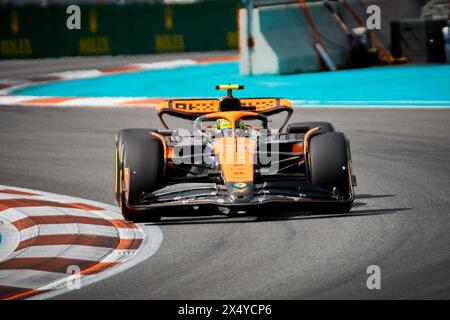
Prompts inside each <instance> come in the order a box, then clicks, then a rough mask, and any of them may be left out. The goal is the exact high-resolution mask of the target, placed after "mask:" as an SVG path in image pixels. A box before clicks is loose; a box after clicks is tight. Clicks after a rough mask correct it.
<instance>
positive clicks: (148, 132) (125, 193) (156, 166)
mask: <svg viewBox="0 0 450 320" xmlns="http://www.w3.org/2000/svg"><path fill="white" fill-rule="evenodd" d="M154 131H155V130H152V129H125V130H121V131H120V132H119V133H118V135H117V141H116V173H115V174H116V200H117V201H118V203H119V205H120V208H121V211H122V215H123V217H124V218H125V220H128V221H134V222H140V221H158V220H159V219H160V218H161V215H160V214H159V213H157V212H156V211H155V210H137V209H133V208H132V207H133V206H137V205H139V202H140V201H141V200H142V199H143V197H145V195H148V194H149V193H151V192H153V191H155V190H157V189H159V188H161V187H162V186H163V185H164V180H165V179H164V172H165V168H164V166H165V163H164V146H163V143H162V142H161V141H160V140H159V139H158V138H157V137H155V136H153V135H152V132H154ZM127 173H128V174H127ZM125 175H127V177H125ZM126 179H128V180H127V182H128V183H125V182H126ZM126 187H128V189H127V190H125V188H126Z"/></svg>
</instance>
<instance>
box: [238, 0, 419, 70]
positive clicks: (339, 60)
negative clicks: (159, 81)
mask: <svg viewBox="0 0 450 320" xmlns="http://www.w3.org/2000/svg"><path fill="white" fill-rule="evenodd" d="M362 2H363V4H361V3H360V2H359V1H358V0H349V3H350V4H351V5H352V7H353V8H354V10H355V11H356V13H357V14H358V16H359V17H361V18H363V19H364V20H365V19H366V13H365V10H366V8H367V5H369V4H377V5H379V6H380V8H381V15H382V21H383V23H382V29H381V30H380V31H379V32H377V33H378V35H379V36H380V37H381V38H382V40H384V41H385V43H388V42H389V39H390V22H391V21H392V20H398V19H405V18H417V17H419V16H420V10H421V8H422V5H423V4H424V3H425V2H426V1H425V0H375V1H373V0H372V1H368V0H363V1H362ZM366 4H367V5H366ZM335 5H336V6H337V9H338V10H339V12H340V13H341V15H342V17H343V19H344V21H345V22H346V23H347V25H348V26H350V27H356V26H357V23H356V22H355V21H354V19H353V18H352V16H351V15H350V13H349V12H348V10H345V9H344V8H342V7H340V6H338V4H335ZM308 6H309V9H310V12H311V15H312V17H313V19H314V22H315V23H316V25H317V28H318V30H319V33H320V35H321V39H322V41H323V42H324V44H325V46H326V47H327V49H328V51H329V54H330V56H331V58H332V60H333V62H334V63H335V64H336V65H338V66H343V65H345V63H346V60H347V58H348V55H349V50H350V46H349V43H348V39H347V36H346V35H345V34H344V33H343V32H342V31H341V30H340V29H339V28H338V26H337V25H336V23H335V21H334V20H333V18H332V16H331V13H330V11H329V10H328V9H327V8H326V7H325V6H324V4H323V2H322V1H319V2H316V3H310V4H308ZM252 33H253V37H254V40H255V46H254V48H253V49H252V50H250V49H249V48H248V47H247V14H246V11H245V9H241V11H240V48H241V64H240V70H241V73H242V74H250V73H251V74H289V73H298V72H313V71H318V70H320V67H319V62H318V58H317V54H316V52H315V50H314V49H313V47H312V36H311V30H310V27H309V25H308V23H307V21H306V18H305V15H304V13H303V11H302V10H301V9H300V6H299V5H298V3H294V4H286V5H275V6H263V7H257V8H255V9H254V10H253V18H252Z"/></svg>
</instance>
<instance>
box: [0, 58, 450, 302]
mask: <svg viewBox="0 0 450 320" xmlns="http://www.w3.org/2000/svg"><path fill="white" fill-rule="evenodd" d="M185 58H186V57H184V56H181V57H180V56H173V57H170V59H185ZM95 59H97V60H95V61H94V59H92V60H89V59H74V58H72V60H71V58H68V59H55V60H56V61H55V60H49V61H46V60H43V61H31V62H29V63H28V64H25V63H24V62H19V61H16V62H14V61H7V62H2V64H4V65H3V66H4V68H2V72H1V73H0V77H1V78H2V79H13V78H21V79H25V78H36V77H39V76H41V75H43V74H48V73H60V72H65V71H67V70H66V69H67V68H68V67H67V65H70V68H72V70H83V69H84V70H86V69H89V70H90V69H95V68H106V67H108V68H115V67H118V66H122V65H128V64H131V63H135V62H136V61H137V60H139V61H138V62H139V63H155V62H160V61H162V60H164V59H166V58H165V57H157V56H155V57H153V58H146V57H138V58H132V57H131V58H127V59H128V60H127V59H125V58H120V59H119V58H95ZM152 59H153V60H152ZM226 63H235V62H233V61H231V62H220V63H218V64H202V65H201V66H199V65H196V66H195V67H200V68H203V67H206V66H207V65H209V66H211V67H217V66H219V65H221V64H226ZM20 64H23V65H24V66H28V67H29V68H28V69H26V68H25V67H23V68H17V65H20ZM14 68H15V69H17V70H18V71H14V70H13V69H14ZM183 68H187V67H183ZM189 68H190V67H189ZM395 68H408V67H403V66H400V67H393V68H392V69H395ZM411 68H421V67H411ZM423 68H445V67H443V66H430V67H423ZM378 69H381V68H378ZM164 70H165V71H166V72H169V70H174V69H164ZM359 71H361V72H362V73H365V72H369V71H368V70H353V71H348V72H351V73H356V72H359ZM147 72H150V71H142V72H141V71H139V72H134V73H123V74H115V75H107V76H104V77H98V78H89V79H85V80H70V81H67V82H65V81H63V82H51V83H50V82H49V83H45V84H44V83H41V84H39V85H37V86H30V87H27V88H28V89H27V88H24V89H23V90H33V88H34V89H35V90H38V89H39V88H41V89H39V90H43V89H44V88H45V90H50V89H49V88H50V87H47V86H58V85H64V84H70V83H71V81H94V80H96V81H101V80H107V79H109V77H120V76H124V77H125V76H127V77H131V78H130V79H132V78H133V76H134V77H139V76H140V75H142V73H147ZM157 72H163V71H162V70H160V71H157ZM170 72H172V71H170ZM342 72H347V71H342ZM338 73H339V72H338ZM388 74H389V72H387V73H386V77H388ZM433 74H436V81H437V83H441V84H442V85H443V86H444V85H445V84H443V83H444V82H445V79H444V80H443V77H442V76H440V72H439V71H436V72H432V73H431V75H433ZM304 76H305V77H319V78H320V76H319V74H311V75H304ZM236 77H238V76H237V75H236ZM289 77H297V76H287V77H285V78H282V79H289ZM324 77H328V76H324ZM380 77H382V76H381V75H380ZM258 79H259V80H258ZM262 79H263V78H259V77H255V80H254V81H255V83H256V82H257V81H262ZM216 80H219V79H215V78H214V77H212V78H211V79H209V78H208V77H206V75H204V76H201V75H200V76H199V79H197V80H196V82H199V83H200V82H201V83H202V86H204V88H206V89H204V90H208V92H209V94H206V92H205V91H198V92H196V93H195V96H197V95H201V94H205V95H208V96H217V93H216V92H214V91H213V87H214V85H215V84H217V83H216V82H217V81H216ZM220 80H221V82H226V83H228V82H239V80H238V79H233V78H232V79H220ZM428 80H429V81H430V82H431V81H433V79H428ZM108 81H109V80H108ZM130 81H131V80H130ZM252 81H253V80H252ZM286 81H287V80H286ZM352 81H353V82H352ZM352 81H350V79H347V84H345V83H343V84H342V86H345V87H348V88H347V89H346V90H348V92H351V91H352V90H351V89H352V86H353V87H357V86H356V83H359V82H360V81H363V80H360V78H355V79H354V80H352ZM374 81H375V80H374ZM424 81H425V80H424ZM385 82H386V86H387V87H389V85H388V83H389V81H388V80H386V81H385ZM318 83H320V81H318ZM400 84H401V82H400ZM400 84H398V85H397V89H398V88H399V87H400ZM41 85H45V87H41ZM148 85H149V90H150V89H151V90H154V89H155V84H154V83H151V82H149V83H148ZM171 85H173V87H172V89H171V87H170V86H171ZM189 85H190V82H188V81H186V78H183V77H181V78H180V79H178V80H176V79H171V82H170V83H168V84H167V86H168V87H167V88H165V89H164V90H167V93H166V94H163V91H160V92H158V94H157V95H156V93H155V95H153V93H149V94H147V95H141V94H139V95H137V94H136V97H139V98H141V97H142V98H153V97H166V96H167V94H170V92H172V94H171V95H172V96H180V95H181V96H184V95H185V94H186V91H181V89H182V88H183V87H184V88H188V86H189ZM244 85H246V87H247V88H248V89H249V90H248V91H247V90H244V92H239V96H253V95H256V94H257V93H258V91H251V90H258V89H252V88H254V85H255V84H248V83H245V82H244ZM377 85H381V84H380V79H378V80H377ZM90 86H92V90H93V92H97V90H96V89H95V88H96V86H94V85H93V84H92V83H91V84H90ZM122 86H123V87H124V90H128V89H127V88H128V87H132V86H133V84H132V83H129V82H123V83H122ZM105 87H106V86H105ZM105 87H103V88H105ZM74 88H79V90H81V89H82V86H78V85H76V86H74ZM97 88H98V90H101V89H102V86H101V85H99V86H98V87H97ZM268 88H270V89H268ZM279 88H282V86H280V87H277V85H276V83H274V84H272V87H266V88H265V89H264V92H260V94H258V95H262V93H264V94H263V95H264V96H268V95H269V96H283V95H284V94H283V90H281V89H280V90H278V89H279ZM428 88H429V87H426V86H422V89H421V88H419V87H415V88H414V89H412V88H410V89H408V86H407V85H406V84H405V86H404V88H403V89H402V90H403V91H402V92H403V93H402V96H401V97H393V96H388V95H385V96H381V97H380V98H378V99H380V100H379V101H392V100H395V101H396V103H395V105H398V106H400V107H403V108H392V106H391V107H389V108H375V107H376V106H372V104H373V101H374V100H377V99H375V98H376V95H375V93H370V96H369V93H368V96H367V98H366V99H363V98H364V96H361V97H359V96H356V95H355V96H353V97H349V96H345V95H344V96H343V97H342V98H339V97H338V98H339V99H337V98H336V99H335V98H333V99H335V100H331V99H330V97H331V96H327V95H331V93H328V91H329V90H331V91H332V92H334V93H333V94H337V93H338V90H337V89H334V84H333V85H332V84H328V85H327V83H323V86H322V89H321V90H322V92H323V94H324V97H326V98H324V99H323V101H324V104H323V105H322V103H317V104H318V105H322V106H321V107H319V108H315V107H314V108H313V107H304V106H302V104H301V103H297V105H299V106H298V107H296V109H295V112H294V115H293V118H292V120H291V122H295V121H311V120H320V121H330V122H332V123H333V124H334V125H335V127H336V129H337V130H338V131H342V132H344V133H345V134H346V135H347V137H348V138H349V139H350V141H351V147H352V156H353V166H354V173H355V174H356V176H357V179H358V187H357V189H356V201H355V205H354V208H353V210H352V211H351V212H350V214H346V215H329V214H323V215H311V214H308V213H303V212H273V211H267V210H265V209H264V208H261V211H260V212H259V213H258V214H257V215H239V216H237V217H233V218H229V217H226V216H222V215H212V216H199V215H186V216H173V215H171V212H169V211H168V212H167V216H165V217H163V219H162V220H161V222H160V223H158V225H153V224H146V223H140V224H138V225H137V227H138V228H139V229H138V230H142V232H143V233H145V236H144V237H143V238H144V239H147V238H148V239H151V236H149V235H147V232H150V231H146V230H148V229H149V228H150V229H151V230H154V231H155V232H156V236H155V237H156V240H154V241H155V242H154V243H158V241H162V237H164V241H162V242H160V247H159V249H158V250H156V248H154V250H153V249H152V248H151V247H145V246H144V244H142V246H144V247H140V248H139V252H142V254H143V255H142V256H141V257H136V259H135V260H133V259H134V258H132V259H130V264H129V265H128V266H127V267H126V268H125V267H124V268H123V269H120V272H111V273H110V274H105V275H104V276H101V274H102V273H101V272H100V273H99V274H98V278H96V281H92V282H88V281H87V280H88V279H86V280H85V281H86V282H85V283H83V280H82V281H81V289H79V290H69V291H67V290H64V291H58V292H57V293H58V295H57V296H55V298H57V299H104V298H108V299H123V298H126V299H202V298H209V299H243V298H248V299H271V298H272V299H273V298H276V299H279V298H286V299H302V298H319V299H323V298H337V299H340V298H351V299H360V298H362V299H381V298H441V299H448V298H450V272H449V266H450V233H449V232H448V231H449V230H450V215H449V213H450V212H449V209H448V208H449V206H450V196H449V191H450V182H449V181H450V179H449V174H450V163H449V161H448V159H449V157H450V126H449V121H450V109H449V108H447V107H445V106H446V104H445V101H449V100H450V98H449V97H448V92H447V91H448V90H447V91H442V90H441V91H434V92H432V91H431V89H428ZM178 89H180V91H178ZM21 90H22V89H21ZM52 90H54V89H52ZM55 90H56V89H55ZM130 90H131V89H130ZM161 90H162V89H161ZM302 90H304V88H302ZM360 90H364V88H362V89H360ZM420 90H422V92H420ZM64 92H66V91H65V90H63V91H61V92H57V91H52V92H42V96H41V93H39V94H38V93H36V92H8V93H5V94H6V95H7V96H6V95H5V96H3V97H8V98H11V95H14V94H20V96H28V97H48V96H51V97H56V96H58V97H59V96H63V93H64ZM67 92H69V91H67ZM149 92H150V91H149ZM155 92H156V91H155ZM343 92H345V91H343ZM358 92H360V91H358ZM28 94H30V95H28ZM117 94H118V95H119V94H120V97H125V96H126V97H129V98H133V99H134V98H136V97H135V96H134V94H133V95H132V96H131V97H130V95H129V94H126V93H124V94H122V92H118V93H117ZM101 95H102V96H91V97H89V96H83V97H85V98H89V99H95V98H102V97H104V96H110V94H104V93H101ZM399 95H400V93H399ZM77 96H78V97H82V95H81V93H78V94H77ZM111 96H112V97H114V95H111ZM419 96H420V101H422V102H428V103H423V105H421V106H418V105H417V104H413V105H410V104H408V103H405V104H403V105H402V104H401V103H399V101H400V100H403V101H416V102H417V101H419ZM400 98H401V99H400ZM103 99H104V98H103ZM291 99H294V100H299V101H300V100H305V101H306V100H307V101H313V100H316V96H315V95H312V94H311V96H306V97H305V98H304V99H302V98H301V96H300V95H299V96H298V98H297V97H291ZM360 99H362V100H364V101H366V102H367V103H366V105H365V106H363V107H358V108H356V107H355V105H350V106H349V107H347V108H332V107H324V105H325V102H327V103H326V105H329V103H328V102H329V101H338V100H339V101H346V100H352V101H359V100H360ZM0 100H1V99H0ZM319 100H320V99H319ZM430 101H432V102H433V103H432V104H431V103H429V102H430ZM436 101H438V102H436ZM369 102H370V103H369ZM33 105H35V104H30V105H29V106H27V105H21V104H16V103H9V104H7V103H4V104H3V105H2V106H0V148H1V150H2V152H1V153H0V184H1V185H2V186H1V187H0V190H3V191H5V190H16V191H18V192H24V193H31V194H44V195H46V196H48V197H50V198H51V199H52V200H51V201H54V202H58V201H59V202H62V203H70V204H74V203H80V202H81V203H87V204H90V205H92V206H95V207H99V208H103V209H104V210H105V211H102V210H97V211H96V210H94V211H92V210H87V211H86V210H85V212H84V211H83V212H82V211H81V210H84V209H86V208H84V209H80V208H78V207H77V208H74V207H66V206H65V205H63V206H59V207H58V206H56V208H53V207H45V209H46V210H45V212H43V211H42V209H43V208H44V207H36V208H33V207H24V208H10V207H8V208H7V209H5V207H4V206H1V205H0V210H2V211H0V214H1V219H3V220H6V219H8V220H9V222H4V224H3V225H6V224H8V225H9V226H11V225H12V226H13V227H14V221H17V220H16V217H17V218H18V219H19V218H25V217H19V215H21V214H26V215H29V216H30V218H31V219H35V218H37V220H35V221H38V220H39V216H40V215H41V214H43V215H44V216H45V215H49V214H50V215H51V216H58V215H65V216H67V215H69V216H75V217H83V218H87V217H92V218H96V217H94V216H91V215H94V214H95V215H102V212H108V214H111V215H113V217H114V219H117V220H119V221H123V220H120V217H118V209H117V207H115V206H114V194H113V189H114V142H115V140H114V139H115V133H116V132H117V131H118V130H120V129H123V128H132V127H143V128H144V127H147V128H160V125H159V122H158V121H157V119H156V117H155V113H154V110H153V108H152V107H147V105H144V107H142V106H141V107H135V106H129V107H127V108H122V107H114V108H101V107H100V106H99V107H96V106H95V105H90V104H85V106H89V107H91V108H85V107H70V105H67V108H40V107H33ZM308 105H313V103H311V104H308ZM428 105H431V106H433V107H432V108H429V107H428ZM370 106H372V107H370ZM384 106H390V104H386V105H384ZM411 106H414V107H415V108H411ZM16 187H19V188H30V189H32V190H28V191H26V190H24V189H17V188H16ZM36 190H42V191H36ZM48 192H51V193H54V194H58V195H59V196H55V195H49V194H47V193H48ZM0 194H2V198H0V203H1V201H4V200H5V201H6V200H8V199H17V198H26V199H33V197H36V195H20V194H14V192H11V191H7V192H3V193H0ZM61 195H64V196H61ZM37 197H41V196H40V195H38V196H37ZM55 197H56V198H55ZM70 197H77V199H76V200H75V199H71V200H68V199H67V198H70ZM85 199H89V200H85ZM8 201H10V200H8ZM27 201H31V200H27ZM91 201H94V202H91ZM9 205H10V204H9ZM10 212H14V214H13V213H11V214H9V213H10ZM75 212H76V213H75ZM85 215H86V216H85ZM103 215H106V214H103ZM13 216H14V218H12V217H13ZM102 218H106V217H105V216H102ZM52 219H56V218H52ZM63 219H67V218H63ZM75 219H78V218H75ZM54 221H55V220H53V222H54ZM85 221H86V220H85ZM105 221H106V220H105ZM38 222H42V221H38ZM35 223H36V222H35ZM77 223H78V222H77ZM121 223H124V222H121ZM16 224H17V223H16ZM0 227H1V226H0ZM13 227H8V230H6V227H5V228H4V230H5V231H4V233H5V234H8V235H12V236H11V239H12V240H11V241H12V243H14V244H13V245H11V246H10V247H8V248H7V247H6V246H5V247H4V248H5V249H4V252H5V254H7V255H11V254H14V252H16V253H17V252H21V251H20V250H22V249H19V250H17V244H18V243H20V242H21V241H20V240H19V238H17V234H16V238H14V234H15V231H14V229H13ZM100 227H102V226H100ZM14 228H15V227H14ZM40 228H41V227H40ZM42 228H43V229H44V231H45V230H49V228H52V227H48V226H44V227H42ZM74 228H79V226H74ZM111 228H113V227H111ZM2 230H3V229H2ZM54 230H57V231H58V232H67V233H69V234H78V233H77V232H75V231H74V230H75V229H73V230H72V229H71V230H69V229H67V231H64V230H63V229H60V228H55V229H54ZM158 230H159V231H158ZM158 232H160V233H159V235H158ZM150 234H151V233H150ZM43 235H44V233H43ZM103 236H106V234H103ZM81 238H82V237H81ZM81 238H80V237H78V239H81ZM5 239H6V238H5V237H3V240H2V243H1V244H0V246H4V245H5ZM158 239H159V240H158ZM65 245H66V246H67V249H68V250H69V251H68V252H69V253H71V252H75V251H70V250H74V249H75V247H74V246H76V245H80V244H72V243H70V244H69V243H68V244H65ZM158 246H159V245H158ZM110 247H111V248H110V249H109V250H115V249H114V248H112V247H113V246H110ZM69 248H72V249H69ZM37 249H39V248H37ZM30 250H31V249H30ZM152 250H153V251H152ZM36 252H37V251H36ZM41 252H42V251H41ZM63 252H64V250H63ZM104 252H105V254H106V255H107V254H108V253H106V250H105V251H104ZM108 252H109V251H108ZM0 253H2V251H0ZM24 254H26V252H25V253H24ZM30 254H32V252H31V251H30ZM85 254H87V253H85ZM138 255H139V254H137V255H136V256H138ZM146 255H147V256H146ZM149 255H152V256H151V257H150V258H148V256H149ZM61 257H64V256H63V255H62V256H61ZM0 260H1V259H0ZM98 260H99V261H101V258H98ZM133 261H134V262H133ZM2 263H4V261H3V260H2V261H0V286H1V285H4V286H5V287H6V286H10V287H14V285H16V286H19V284H18V281H19V280H17V281H16V282H15V283H13V280H14V279H15V278H12V277H11V276H8V274H7V273H6V272H5V270H6V269H5V270H4V269H2V267H1V265H2ZM126 264H127V262H125V263H124V265H126ZM371 265H377V266H379V267H380V270H381V289H380V290H369V289H368V288H367V285H366V282H367V278H368V276H369V275H368V274H367V273H366V271H367V268H368V267H369V266H371ZM8 270H11V269H8ZM30 270H32V269H30ZM111 270H114V268H111ZM8 272H10V274H12V273H13V272H11V271H8ZM40 272H42V271H40ZM105 272H106V270H105ZM56 273H58V272H56ZM64 276H65V277H66V276H68V275H67V274H64ZM86 278H87V277H86ZM94 278H95V276H92V279H94ZM28 279H31V278H28ZM98 280H101V281H98ZM8 281H9V282H8ZM55 281H56V280H55ZM50 282H51V281H50ZM50 282H49V283H50ZM38 287H39V286H36V288H38ZM36 297H37V298H39V297H40V298H50V297H51V295H50V294H49V295H48V296H45V293H41V294H40V295H37V296H36Z"/></svg>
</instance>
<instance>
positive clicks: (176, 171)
mask: <svg viewBox="0 0 450 320" xmlns="http://www.w3.org/2000/svg"><path fill="white" fill-rule="evenodd" d="M216 89H219V90H227V95H226V96H225V97H223V98H221V99H171V100H164V101H163V102H161V103H160V104H159V105H158V106H157V108H156V110H157V114H158V117H159V119H160V120H161V123H162V125H163V126H164V128H165V129H162V130H158V129H124V130H121V131H119V133H118V134H117V137H116V166H115V175H116V201H117V203H118V204H119V205H120V207H121V211H122V214H123V216H124V218H125V219H126V220H131V221H155V220H159V219H160V218H161V214H162V210H161V209H164V208H168V207H170V208H172V209H174V208H175V207H177V208H195V209H197V210H198V209H199V208H211V207H213V208H217V209H219V210H222V211H223V212H226V213H230V214H231V213H237V212H240V211H248V212H256V213H257V212H258V210H262V206H264V208H265V207H267V206H271V205H273V206H276V207H277V208H278V207H279V206H281V205H287V206H288V207H290V208H292V207H293V206H294V205H297V206H299V207H298V208H299V209H304V210H308V211H312V212H316V211H321V212H325V213H327V212H328V213H345V212H348V211H350V209H351V207H352V203H353V200H354V192H353V186H354V181H355V180H354V176H353V175H352V161H351V154H350V145H349V142H348V140H347V139H346V137H345V135H344V134H343V133H340V132H335V130H334V127H333V125H332V124H330V123H328V122H298V123H292V124H290V125H288V126H287V128H286V130H284V127H285V126H286V124H287V122H288V121H289V119H290V117H291V115H292V113H293V109H292V103H291V102H290V101H288V100H286V99H282V98H241V99H239V98H236V97H234V96H233V94H232V90H237V89H243V86H241V85H220V86H217V87H216ZM283 114H284V115H285V116H284V117H283V118H284V120H283V121H282V122H281V124H280V125H279V126H278V127H277V128H269V119H273V118H272V117H273V116H275V115H283ZM166 116H173V117H177V118H179V119H185V120H190V121H193V129H189V130H183V129H181V128H178V129H175V130H171V129H169V128H168V126H167V124H166ZM178 121H180V120H178ZM190 126H192V125H190ZM158 209H159V210H158ZM170 212H171V211H167V210H165V212H164V213H165V214H167V213H170Z"/></svg>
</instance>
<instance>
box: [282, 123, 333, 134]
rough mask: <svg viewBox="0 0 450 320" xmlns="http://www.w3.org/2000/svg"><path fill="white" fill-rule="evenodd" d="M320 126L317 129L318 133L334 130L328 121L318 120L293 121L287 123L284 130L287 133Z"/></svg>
mask: <svg viewBox="0 0 450 320" xmlns="http://www.w3.org/2000/svg"><path fill="white" fill-rule="evenodd" d="M316 127H322V129H320V130H319V133H326V132H334V126H333V125H332V124H331V123H329V122H319V121H311V122H295V123H291V124H290V125H288V127H287V129H286V132H287V133H306V132H308V131H309V130H311V129H312V128H316Z"/></svg>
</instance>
